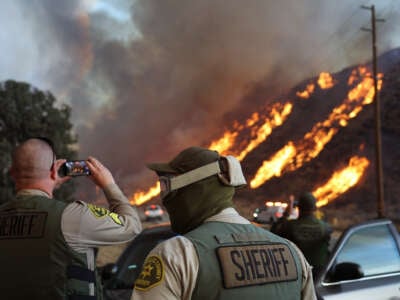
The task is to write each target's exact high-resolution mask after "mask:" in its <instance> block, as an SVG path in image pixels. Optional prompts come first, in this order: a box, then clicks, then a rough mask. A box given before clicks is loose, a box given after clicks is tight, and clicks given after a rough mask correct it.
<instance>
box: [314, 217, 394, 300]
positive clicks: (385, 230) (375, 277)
mask: <svg viewBox="0 0 400 300" xmlns="http://www.w3.org/2000/svg"><path fill="white" fill-rule="evenodd" d="M398 239H399V237H398V232H397V230H396V229H395V228H394V226H393V225H392V223H391V221H390V220H376V221H371V222H366V223H363V224H360V225H356V226H353V227H351V228H350V229H349V230H347V231H346V232H345V233H344V234H343V235H342V237H341V239H340V240H339V241H338V243H337V245H336V247H335V249H334V250H333V252H332V255H331V257H330V260H329V262H328V264H327V266H326V268H325V269H324V270H323V271H322V272H321V274H320V275H319V276H318V277H317V279H316V281H315V286H316V291H317V295H318V298H319V299H324V300H335V299H341V300H344V299H351V300H354V299H367V300H368V299H373V300H396V299H397V300H400V290H399V289H400V252H399V240H398Z"/></svg>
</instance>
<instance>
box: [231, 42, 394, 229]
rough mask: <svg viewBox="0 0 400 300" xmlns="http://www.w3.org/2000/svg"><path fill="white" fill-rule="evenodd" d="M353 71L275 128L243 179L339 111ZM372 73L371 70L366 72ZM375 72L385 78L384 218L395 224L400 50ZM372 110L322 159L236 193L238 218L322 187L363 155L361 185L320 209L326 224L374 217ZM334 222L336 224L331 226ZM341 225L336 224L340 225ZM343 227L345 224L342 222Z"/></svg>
mask: <svg viewBox="0 0 400 300" xmlns="http://www.w3.org/2000/svg"><path fill="white" fill-rule="evenodd" d="M356 67H357V66H351V67H349V68H346V69H344V70H342V71H341V72H339V73H336V74H332V76H333V77H334V79H335V82H336V84H335V86H334V87H332V88H331V89H329V90H322V89H316V90H315V92H314V93H313V94H312V95H311V96H310V98H309V99H308V100H307V101H303V102H299V101H298V102H296V104H295V105H294V107H293V112H292V114H291V116H290V117H289V118H288V120H287V121H286V122H285V123H284V124H283V125H282V126H281V127H279V128H276V129H275V130H274V131H273V133H272V134H271V136H270V137H269V138H268V139H267V140H266V141H265V142H264V143H263V144H261V145H259V146H258V147H257V148H256V149H255V150H254V151H252V152H251V153H250V154H249V155H248V156H247V157H246V158H245V159H244V161H243V165H244V166H245V173H246V174H245V175H246V177H247V178H252V177H253V176H254V174H255V172H256V171H257V169H258V168H259V167H260V163H261V162H262V161H263V160H265V159H268V158H269V157H270V156H271V155H272V154H273V153H275V152H276V151H277V150H278V149H280V148H281V147H282V145H283V144H285V143H286V142H287V141H288V140H297V139H301V137H302V136H303V135H304V134H305V133H306V132H308V131H309V130H310V129H311V128H312V127H313V126H314V124H315V123H316V122H321V121H323V120H324V119H325V118H326V116H328V115H329V113H330V112H331V111H332V109H333V108H334V107H337V105H339V104H340V103H341V102H342V100H343V99H345V98H346V95H347V93H348V91H349V86H348V83H347V82H348V80H347V79H348V78H349V76H350V74H351V72H352V70H354V69H355V68H356ZM368 67H370V66H368ZM378 71H379V72H380V73H383V74H384V78H383V85H382V89H381V91H380V94H379V97H380V101H381V113H382V128H381V132H382V160H383V173H384V193H385V214H386V216H388V217H391V218H394V219H397V218H399V217H398V216H400V203H399V201H398V195H399V194H400V186H399V184H398V182H399V181H400V144H399V142H400V101H399V98H400V49H395V50H392V51H390V52H387V53H385V54H383V55H382V56H380V57H379V59H378ZM316 80H317V79H316V78H312V79H310V80H306V81H304V82H302V83H300V84H299V85H298V86H295V87H294V88H293V89H292V90H291V91H290V92H289V93H287V95H286V96H287V98H289V99H293V98H295V97H296V91H299V90H303V89H304V86H305V85H306V83H307V82H310V81H316ZM374 116H375V110H374V104H373V103H372V104H369V105H365V106H364V108H363V110H362V111H361V112H360V113H359V114H358V115H357V117H356V118H354V119H351V120H350V121H349V123H348V125H347V126H346V127H341V128H340V129H339V131H338V133H337V134H335V135H334V137H333V138H332V140H331V141H330V142H329V143H328V144H326V146H325V147H324V149H323V150H322V151H321V152H320V154H319V155H318V156H317V157H315V158H314V159H312V160H311V161H309V162H308V163H305V164H304V165H303V166H302V167H301V168H299V169H297V170H295V171H293V172H286V173H284V174H283V175H282V176H280V177H273V178H271V179H270V180H268V181H266V182H265V183H264V184H263V185H262V186H260V187H259V188H257V189H250V188H249V187H247V188H245V189H242V190H240V191H238V193H237V197H236V204H237V205H238V207H239V208H240V209H241V210H242V213H244V214H245V215H247V216H248V217H250V216H251V212H252V210H253V209H254V208H255V207H257V206H261V205H263V203H264V202H265V201H266V200H281V199H287V198H288V196H289V195H290V194H294V195H297V194H299V193H300V192H301V191H302V190H313V189H314V188H315V187H316V186H319V185H320V184H322V183H323V182H325V181H326V180H327V179H328V178H329V177H330V176H331V174H332V173H333V172H334V171H335V170H337V169H338V168H340V167H343V166H345V165H346V164H347V161H348V160H349V158H350V157H351V156H354V155H362V156H364V157H366V158H368V160H369V161H370V165H369V166H368V168H367V170H366V172H365V174H364V176H363V177H362V178H361V179H360V181H359V183H358V184H357V185H356V186H355V187H353V188H351V189H350V190H349V191H347V192H346V193H344V194H342V195H341V196H340V197H338V198H337V199H335V200H334V201H333V202H331V203H329V204H328V205H327V206H324V207H322V210H323V212H324V213H325V214H326V216H327V218H328V219H331V220H332V221H333V222H339V221H340V220H341V219H350V218H351V221H349V222H357V221H359V220H364V219H366V218H371V217H375V216H376V215H377V213H376V206H377V204H376V176H375V174H376V172H375V168H376V166H375V118H374ZM334 219H336V220H334ZM338 220H339V221H338ZM343 223H344V221H343Z"/></svg>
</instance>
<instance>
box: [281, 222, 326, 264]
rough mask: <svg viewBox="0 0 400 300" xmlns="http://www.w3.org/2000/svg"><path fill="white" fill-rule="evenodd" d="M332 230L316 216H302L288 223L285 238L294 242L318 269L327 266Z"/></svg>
mask: <svg viewBox="0 0 400 300" xmlns="http://www.w3.org/2000/svg"><path fill="white" fill-rule="evenodd" d="M331 231H332V230H331V229H330V227H329V226H328V224H327V223H325V222H323V221H321V220H319V219H317V218H316V217H314V216H302V217H300V218H298V219H296V220H290V221H289V222H288V223H287V229H286V230H285V231H284V233H283V235H282V236H284V237H286V238H288V239H289V240H291V241H293V242H294V243H295V244H296V245H297V246H298V247H299V248H300V250H301V251H302V252H303V254H304V256H305V257H306V258H307V261H308V262H309V263H310V264H311V265H312V266H313V267H314V268H316V269H318V268H320V267H322V266H324V265H325V263H326V261H327V260H328V256H329V240H330V235H331Z"/></svg>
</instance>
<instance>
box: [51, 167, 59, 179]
mask: <svg viewBox="0 0 400 300" xmlns="http://www.w3.org/2000/svg"><path fill="white" fill-rule="evenodd" d="M57 172H58V171H57V168H56V164H53V165H52V166H51V169H50V178H51V179H52V180H57V178H58V174H57Z"/></svg>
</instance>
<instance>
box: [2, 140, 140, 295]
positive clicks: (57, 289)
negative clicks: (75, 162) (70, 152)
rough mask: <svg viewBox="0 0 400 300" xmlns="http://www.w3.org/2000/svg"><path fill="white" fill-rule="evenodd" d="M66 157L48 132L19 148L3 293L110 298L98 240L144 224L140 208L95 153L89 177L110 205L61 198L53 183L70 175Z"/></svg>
mask: <svg viewBox="0 0 400 300" xmlns="http://www.w3.org/2000/svg"><path fill="white" fill-rule="evenodd" d="M65 161H66V160H65V159H56V156H55V153H54V150H53V147H52V143H51V141H50V140H48V139H46V138H30V139H28V140H26V141H24V142H23V143H21V144H20V145H19V146H17V147H16V149H15V150H14V152H13V155H12V166H11V169H10V174H11V176H12V177H13V179H14V181H15V187H16V196H15V198H14V199H13V200H11V201H9V202H7V203H5V204H3V205H2V206H0V265H1V268H0V295H1V298H2V299H9V300H14V299H15V300H20V299H21V300H22V299H24V300H26V299H31V300H36V299H37V300H39V299H40V300H61V299H70V300H72V299H76V300H79V299H81V300H83V299H86V300H90V299H97V300H99V299H102V291H101V284H100V281H99V276H98V275H97V272H96V261H95V250H96V248H97V247H99V246H103V245H112V244H116V243H123V242H127V241H129V240H132V239H133V238H134V237H135V235H136V234H138V233H139V232H140V231H141V222H140V219H139V216H138V214H137V212H136V209H135V208H133V207H132V206H131V205H130V204H129V202H128V200H127V198H126V197H125V196H124V195H123V193H122V192H121V190H120V189H119V187H118V186H117V185H116V183H115V181H114V178H113V176H112V174H111V173H110V171H109V170H108V169H107V168H106V167H105V166H103V165H102V164H101V163H100V162H99V161H98V160H97V159H95V158H94V157H89V158H88V159H87V161H86V163H87V166H88V168H89V170H90V175H89V178H90V179H91V180H92V181H93V182H94V183H95V184H96V185H97V186H98V187H100V188H101V189H103V191H104V193H105V196H106V198H107V201H108V203H109V209H110V210H108V209H105V208H102V207H97V206H95V205H93V204H88V203H86V202H83V201H75V202H72V203H66V202H62V201H59V200H57V199H54V198H53V191H54V190H55V189H56V188H57V187H58V186H59V185H60V184H62V183H64V182H66V181H67V180H69V179H70V177H62V178H61V177H59V174H58V171H59V168H60V167H61V165H62V164H63V163H64V162H65Z"/></svg>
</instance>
